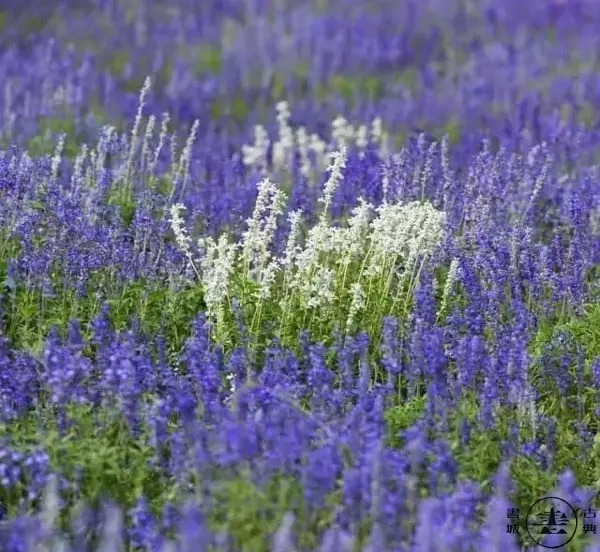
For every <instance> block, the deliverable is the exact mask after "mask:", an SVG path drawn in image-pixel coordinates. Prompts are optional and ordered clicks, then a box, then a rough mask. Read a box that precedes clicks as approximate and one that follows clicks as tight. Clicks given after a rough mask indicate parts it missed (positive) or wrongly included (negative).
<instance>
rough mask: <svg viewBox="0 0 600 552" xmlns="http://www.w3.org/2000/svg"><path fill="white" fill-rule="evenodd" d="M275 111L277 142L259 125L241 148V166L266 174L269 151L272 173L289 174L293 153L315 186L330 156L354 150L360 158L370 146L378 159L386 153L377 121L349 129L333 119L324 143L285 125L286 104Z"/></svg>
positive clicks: (383, 134) (341, 120) (385, 140)
mask: <svg viewBox="0 0 600 552" xmlns="http://www.w3.org/2000/svg"><path fill="white" fill-rule="evenodd" d="M276 111H277V116H276V120H277V139H276V140H275V141H273V142H271V140H270V139H269V134H268V132H267V130H266V129H265V128H264V127H263V126H262V125H257V126H256V127H255V128H254V143H253V144H246V145H244V146H242V158H243V162H244V164H245V165H246V166H247V167H249V168H253V169H254V170H256V171H258V172H260V173H261V174H263V175H264V174H266V171H267V152H268V150H269V146H270V145H271V143H272V145H273V149H272V172H273V173H279V172H282V171H289V169H290V167H291V164H292V161H293V159H294V156H295V154H296V152H297V153H298V154H299V156H300V172H301V174H302V175H303V176H305V177H307V178H309V181H311V182H313V183H316V182H318V180H319V178H320V175H321V174H322V172H323V171H324V170H325V169H326V167H327V161H328V158H329V156H330V154H331V153H333V152H335V151H341V150H343V149H350V148H352V147H356V148H357V149H358V152H359V155H360V156H361V157H362V156H363V155H364V152H365V150H366V148H367V146H368V145H369V143H370V142H371V143H373V144H374V145H375V146H376V148H377V151H379V152H380V153H381V154H382V155H386V154H387V152H388V135H387V134H386V132H385V131H384V129H383V123H382V121H381V119H380V118H379V117H378V118H376V119H374V120H373V121H372V122H371V125H370V126H368V125H359V126H353V125H352V124H350V123H349V122H348V121H347V120H346V119H345V118H344V117H341V116H339V117H337V118H336V119H334V121H333V122H332V124H331V140H330V142H329V143H328V142H326V141H325V140H322V139H321V138H320V137H319V136H318V135H317V134H314V133H313V134H310V135H309V134H308V132H307V130H306V128H305V127H303V126H300V127H298V128H297V129H295V130H294V129H293V128H292V127H291V125H290V123H289V119H290V108H289V105H288V103H287V102H283V101H282V102H279V103H278V104H277V106H276Z"/></svg>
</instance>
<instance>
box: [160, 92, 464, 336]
mask: <svg viewBox="0 0 600 552" xmlns="http://www.w3.org/2000/svg"><path fill="white" fill-rule="evenodd" d="M277 111H278V124H279V141H278V142H277V143H276V144H274V149H273V159H274V162H275V163H282V164H285V163H288V162H289V161H290V159H291V155H292V154H294V153H295V152H297V151H298V143H300V144H301V146H300V155H301V156H307V157H308V155H309V152H312V153H313V154H314V149H312V144H311V140H312V138H311V137H308V135H307V134H306V131H305V130H304V129H299V130H298V131H297V132H296V134H294V133H293V131H292V129H291V127H290V126H289V124H288V117H289V110H288V108H287V104H285V103H280V104H279V105H278V106H277ZM263 130H264V129H262V130H261V127H257V129H256V130H255V138H256V141H255V146H246V147H245V149H244V152H243V153H244V160H245V162H247V163H248V164H251V165H253V166H255V167H256V168H261V169H263V168H264V167H266V153H265V150H266V147H268V137H267V135H266V132H263ZM372 134H373V135H377V136H378V137H379V139H383V138H382V137H383V131H382V129H381V124H380V122H377V121H376V122H374V123H373V129H372ZM298 137H300V140H298ZM334 141H335V142H336V144H338V145H339V148H338V149H337V150H334V151H331V152H328V153H327V156H328V157H329V159H330V164H329V165H328V167H327V170H328V172H329V177H328V180H327V182H326V183H325V185H324V188H323V193H322V197H321V198H320V200H319V201H320V203H321V206H322V209H321V213H320V216H319V218H318V220H317V222H316V224H315V225H314V226H313V227H311V228H308V229H306V228H305V225H304V220H303V214H302V212H301V211H294V212H290V213H288V214H287V217H288V221H289V224H290V232H289V235H288V240H287V244H286V247H285V251H284V252H283V254H282V255H281V256H280V257H277V256H276V255H274V254H273V252H272V245H273V241H274V237H275V232H276V230H277V224H278V222H279V220H280V219H281V218H282V217H283V216H284V214H285V206H286V201H287V197H286V194H285V193H284V192H283V191H282V190H281V189H280V188H279V187H278V186H277V185H276V184H275V183H274V182H273V181H272V180H271V178H270V177H268V176H266V175H264V177H263V179H262V180H261V181H260V182H259V183H258V197H257V200H256V204H255V208H254V212H253V214H252V217H250V218H249V219H248V220H247V221H246V224H247V229H246V231H245V232H244V234H243V237H242V240H241V243H239V244H232V243H229V241H228V239H227V237H226V236H225V235H222V236H221V237H220V238H219V240H218V241H217V242H215V241H214V240H213V239H212V238H210V237H208V238H202V239H201V240H200V241H199V243H198V245H199V249H200V251H201V255H200V259H199V260H196V259H195V258H194V256H193V254H192V251H191V239H190V238H189V236H188V235H187V233H186V232H185V229H184V227H183V220H182V217H181V214H180V213H181V210H182V209H183V206H181V205H179V204H176V205H174V206H173V207H172V208H171V227H172V229H173V232H174V234H175V238H176V242H177V244H178V246H179V248H180V249H181V250H182V251H183V252H184V253H185V255H186V257H187V259H188V260H189V262H190V263H191V265H192V267H193V268H194V270H195V271H196V274H197V276H198V279H199V280H200V282H201V284H202V286H203V288H204V293H205V301H206V304H207V310H208V311H209V313H210V314H213V315H216V316H217V319H219V318H221V317H222V309H223V308H224V306H225V302H226V301H227V300H229V299H230V292H231V290H230V286H231V282H232V276H233V275H234V274H236V276H237V275H239V276H240V281H241V282H252V283H253V285H254V287H253V288H252V289H255V290H257V291H255V292H254V293H253V295H252V296H251V298H250V300H251V301H252V302H253V304H256V302H258V303H260V302H262V301H266V300H269V299H271V298H272V297H273V295H276V297H275V301H276V302H277V304H278V305H279V306H280V308H281V309H282V324H283V321H284V320H285V316H286V314H289V313H291V312H293V311H296V310H297V309H298V308H300V309H303V310H304V311H305V312H309V311H310V312H313V313H315V312H317V311H319V310H321V311H322V309H325V310H326V309H327V308H336V309H337V308H339V305H340V304H345V305H347V307H346V308H345V310H344V311H343V316H345V317H346V330H347V331H350V329H351V328H352V326H353V325H354V324H355V322H356V320H357V317H358V315H359V313H361V312H363V311H365V310H367V309H368V308H369V307H370V305H369V300H371V301H373V300H375V301H378V302H379V301H381V300H385V299H386V298H389V297H391V294H393V293H400V291H399V290H400V289H402V284H403V283H404V282H405V281H406V279H407V278H410V281H411V282H412V281H413V279H414V277H415V275H416V273H417V271H418V270H419V267H420V263H422V262H424V259H425V258H426V257H427V256H430V255H432V254H433V253H434V252H435V250H436V248H438V247H439V246H440V244H441V243H442V241H443V239H444V235H445V229H446V214H445V213H444V212H442V211H439V210H437V209H435V208H434V207H433V206H432V205H431V204H429V203H427V202H423V201H420V202H419V201H415V202H410V203H406V204H403V203H401V202H400V200H397V201H395V202H393V203H390V202H388V200H387V197H386V198H384V202H383V203H382V204H381V205H379V206H377V207H376V206H374V205H372V204H370V203H369V202H367V201H365V200H364V199H363V198H359V202H358V205H357V206H356V207H355V208H354V209H353V210H352V212H351V214H350V217H349V219H348V220H347V221H346V222H345V223H344V224H341V223H338V224H335V225H334V224H332V223H331V222H330V220H329V210H330V207H331V203H332V201H333V196H334V194H335V191H336V189H337V188H338V186H340V184H341V182H342V180H343V173H344V169H345V167H346V161H347V157H346V156H347V147H349V146H351V145H352V144H354V145H357V143H358V145H359V146H362V145H365V144H366V138H365V131H364V130H361V128H360V127H359V128H358V129H352V127H351V126H350V125H348V124H347V122H346V121H345V120H343V119H341V118H338V119H336V122H334ZM357 141H358V142H357ZM265 144H267V146H266V145H265ZM326 150H327V148H325V149H324V150H323V151H322V152H320V153H319V155H323V152H324V151H326ZM386 196H387V194H386ZM457 269H458V264H457V261H454V262H453V263H452V265H451V267H450V273H449V275H448V277H447V279H446V282H445V288H444V301H443V303H444V302H445V301H447V299H448V296H449V294H450V292H451V287H452V285H453V283H454V281H455V279H456V272H457ZM280 276H281V278H280ZM236 281H237V278H236ZM276 290H277V291H276ZM275 291H276V293H274V292H275ZM236 297H237V295H236ZM382 298H383V299H382ZM246 299H247V300H248V299H249V297H248V296H246ZM338 299H340V300H339V301H338ZM442 310H443V307H442ZM336 313H338V314H340V313H339V312H338V311H336Z"/></svg>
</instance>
